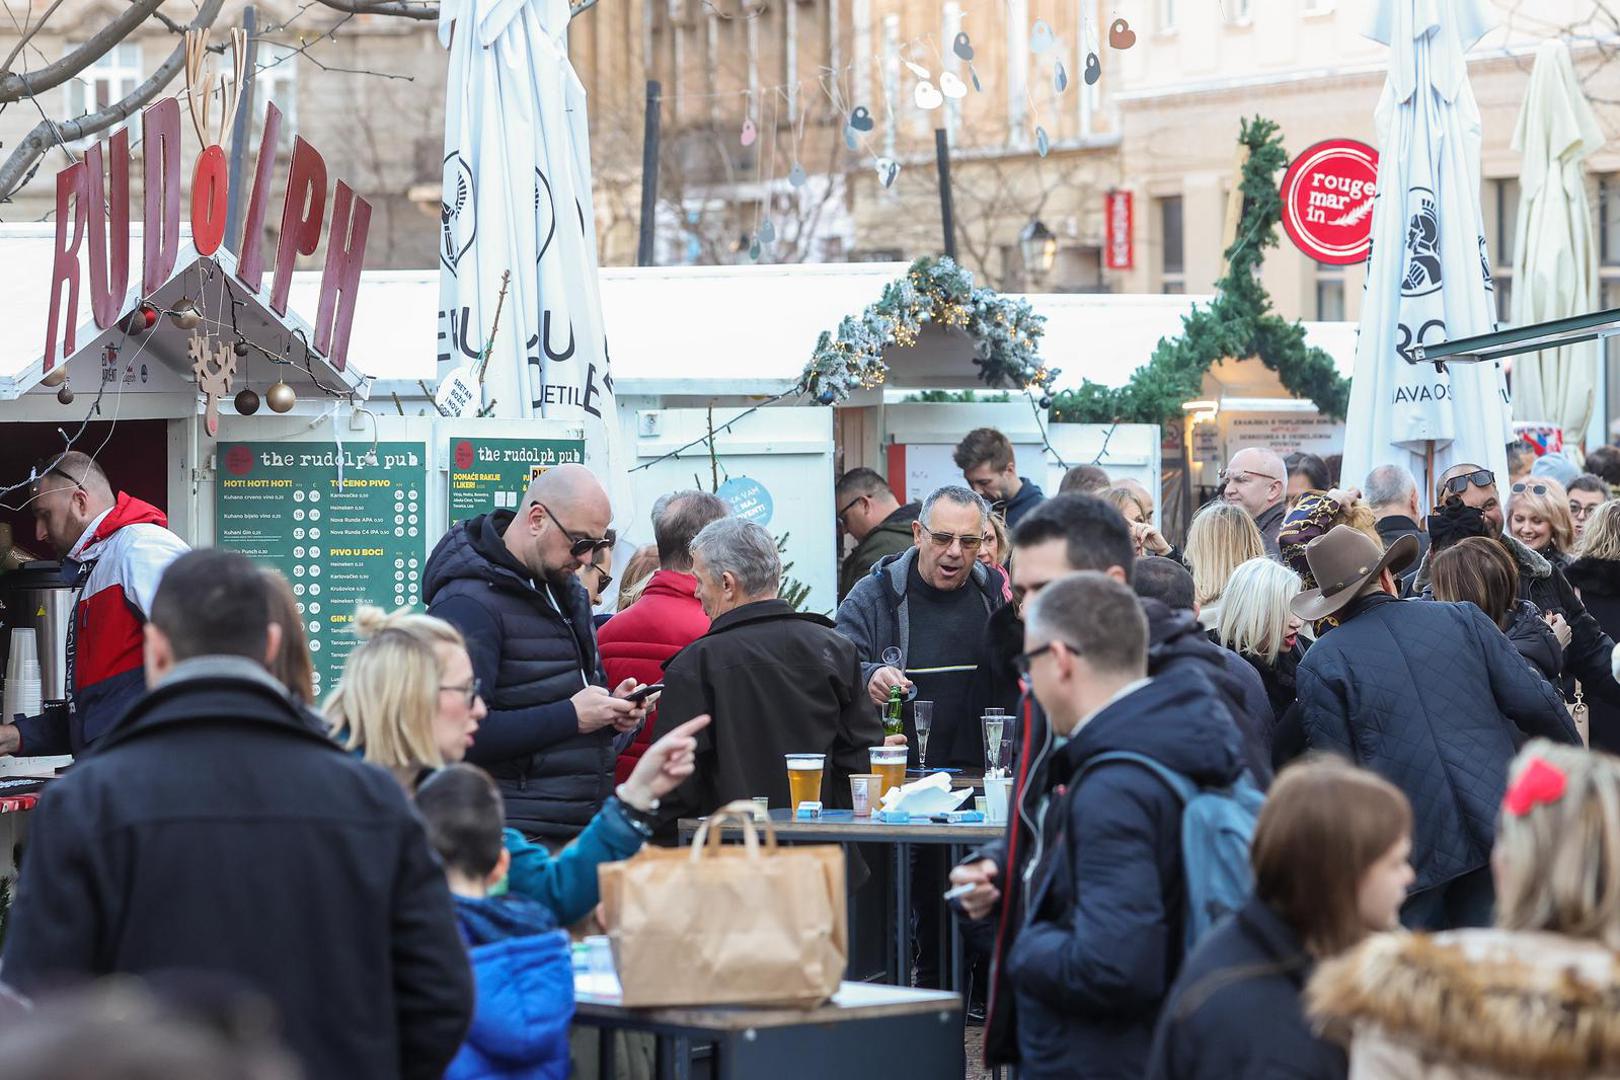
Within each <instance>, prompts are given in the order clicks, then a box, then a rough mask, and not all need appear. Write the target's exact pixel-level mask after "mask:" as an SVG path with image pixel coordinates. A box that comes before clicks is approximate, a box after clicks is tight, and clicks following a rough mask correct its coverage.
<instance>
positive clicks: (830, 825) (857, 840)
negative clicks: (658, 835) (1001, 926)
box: [678, 807, 1007, 990]
mask: <svg viewBox="0 0 1620 1080" xmlns="http://www.w3.org/2000/svg"><path fill="white" fill-rule="evenodd" d="M770 813H771V825H772V826H773V827H774V828H775V830H776V836H777V839H778V840H781V841H782V842H784V843H790V844H813V843H835V844H888V845H890V846H891V848H892V855H893V870H892V872H891V874H890V876H891V878H892V896H891V903H890V906H889V915H890V917H891V918H892V919H893V920H894V922H893V927H892V930H891V934H890V936H891V938H892V940H893V945H894V952H893V954H892V955H891V956H890V961H891V962H890V965H889V972H888V977H889V979H890V981H892V982H894V983H895V984H897V985H900V986H908V985H910V983H911V970H910V967H911V965H910V959H911V848H912V845H914V844H943V845H945V847H946V848H947V849H948V853H949V859H948V861H949V863H950V865H952V866H954V865H956V863H958V862H960V861H961V860H962V859H963V858H965V857H966V854H967V849H968V848H969V847H972V846H976V845H979V844H984V843H988V842H989V841H991V840H995V839H997V838H999V837H1001V836H1002V835H1003V834H1004V833H1005V832H1006V831H1007V827H1006V826H1005V825H987V824H943V823H940V822H933V821H921V820H919V821H911V822H907V823H906V824H904V825H899V824H889V823H887V822H882V821H878V820H877V819H876V818H871V817H856V816H855V814H854V812H853V811H850V810H824V811H822V814H821V819H820V820H819V821H795V820H793V811H791V810H788V809H786V808H785V807H784V808H782V809H777V810H772V811H771V812H770ZM703 820H704V819H703V818H682V819H681V820H680V822H679V823H678V827H679V829H680V841H681V843H682V844H683V845H685V844H690V843H691V842H692V836H693V834H694V833H696V832H697V829H698V826H699V825H700V824H702V822H703ZM722 837H724V838H731V839H741V837H742V830H741V829H740V828H739V827H738V826H736V825H733V824H727V825H726V826H724V828H723V832H722ZM939 903H940V904H941V905H943V904H944V901H943V900H940V901H939ZM940 929H941V933H942V936H943V937H945V938H948V939H949V945H948V946H947V945H946V943H945V942H941V943H940V946H941V951H944V950H945V949H946V948H947V947H948V949H949V952H950V964H949V966H948V971H949V976H950V980H951V981H950V983H949V987H950V988H951V989H953V990H961V989H962V938H961V935H959V934H956V933H953V932H952V930H951V920H950V918H949V917H948V916H947V917H946V918H944V919H941V920H940Z"/></svg>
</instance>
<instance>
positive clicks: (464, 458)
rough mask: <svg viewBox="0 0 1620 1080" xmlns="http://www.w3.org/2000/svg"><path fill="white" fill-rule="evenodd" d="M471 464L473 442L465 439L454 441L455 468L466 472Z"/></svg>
mask: <svg viewBox="0 0 1620 1080" xmlns="http://www.w3.org/2000/svg"><path fill="white" fill-rule="evenodd" d="M472 465H473V444H472V443H470V442H468V441H467V440H466V439H462V440H461V441H460V442H458V443H456V468H458V469H460V470H461V471H462V472H466V471H467V470H468V469H470V468H472Z"/></svg>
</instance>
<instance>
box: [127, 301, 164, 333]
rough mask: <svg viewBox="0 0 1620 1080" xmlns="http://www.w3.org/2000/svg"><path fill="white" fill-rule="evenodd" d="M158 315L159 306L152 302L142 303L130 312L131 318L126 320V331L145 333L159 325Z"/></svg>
mask: <svg viewBox="0 0 1620 1080" xmlns="http://www.w3.org/2000/svg"><path fill="white" fill-rule="evenodd" d="M157 317H158V313H157V308H155V307H153V306H152V305H151V304H142V305H141V306H140V307H138V308H136V309H135V310H134V311H132V312H130V313H129V318H127V319H125V320H124V333H126V334H143V333H145V332H146V331H148V330H150V329H152V327H154V326H156V325H157Z"/></svg>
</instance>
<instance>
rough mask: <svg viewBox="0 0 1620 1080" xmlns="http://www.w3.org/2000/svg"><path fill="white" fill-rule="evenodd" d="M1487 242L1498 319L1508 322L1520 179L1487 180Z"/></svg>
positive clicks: (1501, 321) (1511, 301)
mask: <svg viewBox="0 0 1620 1080" xmlns="http://www.w3.org/2000/svg"><path fill="white" fill-rule="evenodd" d="M1485 184H1486V192H1487V195H1486V204H1487V205H1486V206H1485V217H1486V222H1485V243H1486V246H1487V248H1488V249H1489V250H1488V252H1487V254H1489V256H1490V260H1491V280H1492V283H1493V285H1494V287H1495V289H1496V321H1497V322H1499V323H1502V324H1503V325H1506V324H1507V322H1508V320H1509V318H1510V316H1511V315H1512V313H1513V256H1514V245H1515V242H1516V241H1517V239H1518V237H1517V231H1518V227H1519V181H1518V179H1517V178H1516V177H1507V178H1504V179H1500V180H1487V181H1486V182H1485Z"/></svg>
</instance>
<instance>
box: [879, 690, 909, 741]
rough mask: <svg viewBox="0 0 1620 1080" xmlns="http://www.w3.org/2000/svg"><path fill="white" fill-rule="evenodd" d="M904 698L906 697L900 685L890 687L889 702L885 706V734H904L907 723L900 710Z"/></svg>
mask: <svg viewBox="0 0 1620 1080" xmlns="http://www.w3.org/2000/svg"><path fill="white" fill-rule="evenodd" d="M904 700H905V698H904V695H903V694H902V693H901V691H900V687H898V686H891V687H889V703H888V704H887V705H885V706H884V707H883V734H885V735H900V734H904V732H905V730H906V724H905V721H904V720H903V719H901V716H900V710H901V706H902V703H903V702H904Z"/></svg>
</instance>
